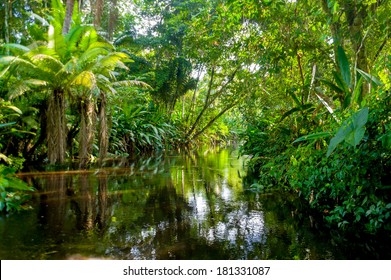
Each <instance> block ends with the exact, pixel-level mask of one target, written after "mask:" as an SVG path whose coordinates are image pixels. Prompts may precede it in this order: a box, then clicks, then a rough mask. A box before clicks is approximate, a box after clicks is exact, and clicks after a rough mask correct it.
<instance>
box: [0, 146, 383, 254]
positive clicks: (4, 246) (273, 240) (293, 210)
mask: <svg viewBox="0 0 391 280" xmlns="http://www.w3.org/2000/svg"><path fill="white" fill-rule="evenodd" d="M244 161H245V159H243V158H238V157H237V154H236V153H235V151H230V150H221V151H218V152H211V151H207V152H205V153H202V154H201V153H200V154H198V155H196V154H191V155H190V154H185V153H183V154H165V155H160V156H154V157H149V158H140V159H138V160H137V161H133V162H124V164H123V165H119V166H117V165H116V164H108V165H107V166H106V167H104V168H96V169H91V170H85V171H67V172H35V173H26V174H22V175H20V176H21V177H22V178H24V179H25V180H27V181H30V182H32V183H33V184H34V186H35V187H37V188H38V189H39V191H38V192H37V194H36V195H35V197H34V201H33V207H34V209H33V210H32V211H28V212H22V213H19V214H14V215H9V216H5V215H3V216H0V258H1V259H73V258H84V257H88V258H91V257H95V258H107V259H356V258H365V259H368V258H389V255H386V254H383V255H382V254H381V253H379V252H378V251H377V250H376V249H374V248H375V247H373V246H372V245H371V246H372V247H370V246H369V247H370V248H369V249H368V248H365V247H366V246H364V245H363V244H364V243H365V244H369V243H370V242H369V243H368V240H366V242H361V241H359V240H358V241H357V244H356V245H357V246H355V244H348V245H347V246H344V245H343V244H345V245H346V244H347V243H346V242H345V241H344V240H343V238H341V237H339V239H336V238H332V236H331V235H330V233H329V231H327V230H325V229H322V228H321V226H319V224H317V223H316V222H315V221H314V219H313V218H312V217H311V216H310V215H309V214H308V213H307V212H306V211H305V210H302V209H304V208H303V206H302V205H301V203H300V201H298V200H297V199H294V198H293V197H290V196H288V195H286V194H285V195H282V194H270V193H269V194H262V193H255V192H252V191H249V190H248V189H247V187H246V185H245V184H244V183H243V177H244V176H245V172H244ZM109 165H110V166H109ZM338 240H340V241H338ZM341 240H342V241H341ZM344 242H345V243H344ZM367 247H368V246H367ZM352 248H357V249H354V250H352Z"/></svg>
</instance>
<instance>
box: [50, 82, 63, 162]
mask: <svg viewBox="0 0 391 280" xmlns="http://www.w3.org/2000/svg"><path fill="white" fill-rule="evenodd" d="M65 127H66V123H65V96H64V92H63V91H59V90H55V91H54V93H53V95H52V96H50V98H49V101H48V109H47V128H46V132H47V141H48V159H49V162H50V163H51V164H57V163H58V164H61V163H64V161H65V152H66V133H65Z"/></svg>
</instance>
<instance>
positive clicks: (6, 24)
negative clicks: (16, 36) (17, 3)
mask: <svg viewBox="0 0 391 280" xmlns="http://www.w3.org/2000/svg"><path fill="white" fill-rule="evenodd" d="M9 11H10V6H9V1H8V0H5V1H4V39H5V43H6V44H8V43H9V42H10V29H9ZM6 53H7V54H9V49H8V48H7V49H6Z"/></svg>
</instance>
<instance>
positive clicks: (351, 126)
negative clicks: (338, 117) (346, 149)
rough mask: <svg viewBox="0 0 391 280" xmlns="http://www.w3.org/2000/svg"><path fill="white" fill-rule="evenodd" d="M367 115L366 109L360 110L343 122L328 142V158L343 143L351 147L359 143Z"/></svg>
mask: <svg viewBox="0 0 391 280" xmlns="http://www.w3.org/2000/svg"><path fill="white" fill-rule="evenodd" d="M368 113H369V109H368V107H365V108H362V109H361V110H360V111H358V112H356V113H354V114H353V115H352V116H351V117H350V118H348V119H347V120H346V121H344V122H343V124H342V125H341V127H340V128H339V129H338V132H337V134H336V135H335V136H334V137H333V138H332V139H331V140H330V144H329V147H328V149H327V157H329V156H330V155H331V153H332V152H333V151H334V150H335V148H336V147H337V146H338V145H339V144H340V143H341V142H343V141H346V143H348V144H349V145H351V146H357V145H358V144H359V143H360V142H361V140H362V139H363V137H364V134H365V127H364V126H365V124H366V123H367V121H368Z"/></svg>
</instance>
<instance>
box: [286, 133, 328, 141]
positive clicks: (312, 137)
mask: <svg viewBox="0 0 391 280" xmlns="http://www.w3.org/2000/svg"><path fill="white" fill-rule="evenodd" d="M331 135H332V134H331V133H330V132H319V133H314V134H309V135H305V136H302V137H299V138H297V139H296V140H295V141H293V143H297V142H302V141H307V140H318V139H322V138H325V137H329V136H331Z"/></svg>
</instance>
